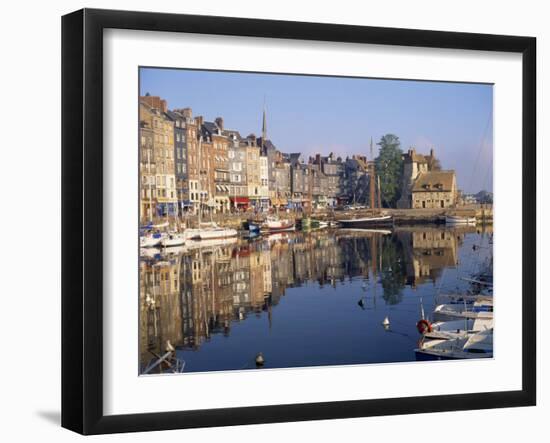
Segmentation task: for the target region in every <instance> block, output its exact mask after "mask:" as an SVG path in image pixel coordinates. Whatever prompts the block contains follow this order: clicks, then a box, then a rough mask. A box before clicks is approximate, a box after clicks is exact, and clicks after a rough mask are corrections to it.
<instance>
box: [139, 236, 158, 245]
mask: <svg viewBox="0 0 550 443" xmlns="http://www.w3.org/2000/svg"><path fill="white" fill-rule="evenodd" d="M162 238H163V235H161V234H146V235H142V236H141V237H140V238H139V247H140V248H154V247H155V246H159V245H160V244H161V241H162Z"/></svg>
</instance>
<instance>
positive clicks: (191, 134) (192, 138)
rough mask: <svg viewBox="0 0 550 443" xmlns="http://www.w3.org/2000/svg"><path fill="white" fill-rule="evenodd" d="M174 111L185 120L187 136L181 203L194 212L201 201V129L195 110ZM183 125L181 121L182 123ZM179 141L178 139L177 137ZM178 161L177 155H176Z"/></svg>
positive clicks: (184, 133)
mask: <svg viewBox="0 0 550 443" xmlns="http://www.w3.org/2000/svg"><path fill="white" fill-rule="evenodd" d="M173 112H174V113H176V114H178V115H181V116H182V117H183V120H184V126H183V131H182V132H183V134H182V135H181V136H183V137H185V145H184V146H182V148H184V153H185V156H186V161H185V162H182V168H183V167H184V166H183V165H184V164H185V168H186V169H185V173H183V169H182V173H180V176H181V177H182V178H183V177H185V183H183V184H182V187H181V188H180V189H181V195H182V199H183V200H182V201H180V205H182V206H183V207H184V208H190V209H191V210H192V211H193V212H196V211H197V208H198V207H199V202H200V195H199V163H198V161H199V152H198V151H199V141H198V137H199V131H198V125H197V121H196V120H195V119H194V118H193V111H192V109H191V108H183V109H174V110H173ZM180 125H181V123H180ZM176 143H177V139H176ZM176 162H177V156H176ZM177 176H178V170H177V168H176V177H177Z"/></svg>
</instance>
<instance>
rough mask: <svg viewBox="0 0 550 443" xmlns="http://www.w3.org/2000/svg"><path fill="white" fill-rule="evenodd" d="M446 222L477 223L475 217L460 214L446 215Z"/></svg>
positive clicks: (449, 223)
mask: <svg viewBox="0 0 550 443" xmlns="http://www.w3.org/2000/svg"><path fill="white" fill-rule="evenodd" d="M445 223H446V224H448V225H472V224H473V225H475V224H476V218H475V217H464V216H459V215H446V216H445Z"/></svg>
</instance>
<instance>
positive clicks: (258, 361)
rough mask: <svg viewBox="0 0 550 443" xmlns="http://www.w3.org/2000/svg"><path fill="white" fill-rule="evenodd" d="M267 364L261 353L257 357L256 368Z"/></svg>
mask: <svg viewBox="0 0 550 443" xmlns="http://www.w3.org/2000/svg"><path fill="white" fill-rule="evenodd" d="M264 363H265V360H264V356H263V354H262V353H261V352H259V353H258V355H256V366H263V365H264Z"/></svg>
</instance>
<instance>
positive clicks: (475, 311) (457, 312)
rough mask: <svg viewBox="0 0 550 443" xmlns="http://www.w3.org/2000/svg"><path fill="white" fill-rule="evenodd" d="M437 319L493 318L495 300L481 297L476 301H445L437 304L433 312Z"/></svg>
mask: <svg viewBox="0 0 550 443" xmlns="http://www.w3.org/2000/svg"><path fill="white" fill-rule="evenodd" d="M433 318H434V320H435V321H449V320H459V319H465V318H466V319H467V318H471V319H490V320H492V319H493V301H492V300H487V299H480V300H477V301H475V302H474V303H466V304H464V303H462V304H461V303H455V304H453V303H445V304H441V305H437V306H436V307H435V309H434V312H433Z"/></svg>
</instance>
